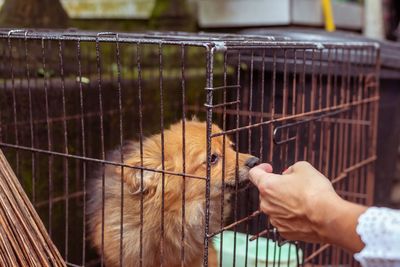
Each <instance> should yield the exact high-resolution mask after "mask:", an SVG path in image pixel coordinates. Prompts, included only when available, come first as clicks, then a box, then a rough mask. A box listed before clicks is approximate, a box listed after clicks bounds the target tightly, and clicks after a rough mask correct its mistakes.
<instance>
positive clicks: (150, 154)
mask: <svg viewBox="0 0 400 267" xmlns="http://www.w3.org/2000/svg"><path fill="white" fill-rule="evenodd" d="M185 125H186V135H185V136H186V141H185V151H186V153H185V154H186V160H185V171H186V173H187V174H191V175H195V176H200V177H205V176H206V169H207V164H206V163H207V159H206V155H207V153H206V147H207V146H206V124H205V123H203V122H198V121H195V120H193V121H187V122H186V124H185ZM220 131H221V130H220V129H219V128H218V126H216V125H213V126H212V132H213V133H217V132H220ZM223 145H224V144H223V138H222V136H219V137H215V138H213V139H212V156H211V179H210V181H211V182H210V183H211V191H210V195H211V198H210V201H211V202H210V203H211V204H210V216H211V217H210V224H209V227H210V228H209V231H210V232H214V231H216V230H218V229H219V228H220V223H221V222H220V219H219V218H220V212H221V204H224V203H221V189H222V187H225V188H226V190H225V192H226V194H225V199H226V200H228V198H229V192H232V188H234V186H235V181H236V167H235V166H236V152H235V151H234V150H233V149H232V148H231V146H232V143H231V142H230V141H229V139H228V138H226V142H225V184H223V183H222V165H223V164H222V162H223V159H222V155H223V149H224V148H223ZM161 147H162V144H161V136H160V134H158V135H153V136H151V137H149V138H147V139H146V140H144V142H143V166H144V167H146V168H149V169H158V170H161V169H162V158H161ZM164 153H165V154H164V162H165V166H164V169H165V170H166V171H169V172H174V173H180V172H182V170H183V159H182V123H177V124H174V125H172V126H171V127H170V129H168V130H165V131H164ZM113 157H115V158H114V159H112V160H116V161H118V160H119V159H120V154H119V153H114V156H113ZM123 157H124V162H125V163H126V164H129V165H134V166H141V164H142V163H141V157H140V149H139V144H138V143H131V144H129V145H127V146H125V148H124V155H123ZM238 161H239V172H238V173H239V177H238V178H237V179H238V181H239V182H240V183H243V182H246V181H247V179H248V177H247V176H248V170H249V168H250V167H253V166H254V165H256V164H257V163H258V159H257V158H255V157H252V156H251V155H247V154H241V153H239V154H238ZM101 176H102V175H100V177H99V178H98V179H93V181H92V182H93V184H92V186H91V190H92V192H91V194H90V205H89V213H88V219H89V235H90V239H91V241H92V244H93V246H94V247H95V248H96V249H97V251H98V252H99V253H101V247H102V205H103V202H102V179H101ZM141 177H142V174H141V171H140V170H137V169H132V168H124V170H123V182H124V202H123V215H122V216H123V248H124V249H123V265H124V266H139V258H140V231H141V229H142V231H143V232H142V233H143V244H142V253H143V254H142V255H143V261H142V266H143V267H154V266H160V254H161V210H162V174H161V173H159V172H152V171H147V170H145V171H143V185H144V186H143V191H144V192H143V218H142V219H143V227H142V228H141V212H140V210H141V192H140V191H141ZM164 181H165V182H164V242H163V243H164V244H163V266H166V267H172V266H181V248H182V244H181V235H182V190H183V186H184V181H185V188H186V191H185V192H186V193H185V242H184V244H183V245H184V252H185V254H184V255H185V257H184V263H185V266H188V267H189V266H190V267H197V266H199V267H200V266H202V259H203V243H204V227H205V190H206V181H205V180H204V179H196V178H189V177H187V178H185V179H183V178H182V176H177V175H171V174H165V176H164ZM104 191H105V201H104V206H105V211H104V214H105V217H104V250H103V253H104V259H105V263H106V266H108V267H110V266H119V264H120V240H121V235H120V219H121V167H118V166H110V165H107V166H106V167H105V189H104ZM224 210H225V214H226V213H227V212H228V210H229V208H228V207H224Z"/></svg>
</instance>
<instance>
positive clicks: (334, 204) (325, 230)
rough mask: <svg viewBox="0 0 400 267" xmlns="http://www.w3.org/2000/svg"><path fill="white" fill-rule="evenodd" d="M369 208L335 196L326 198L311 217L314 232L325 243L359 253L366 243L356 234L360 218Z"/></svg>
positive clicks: (316, 207) (320, 202)
mask: <svg viewBox="0 0 400 267" xmlns="http://www.w3.org/2000/svg"><path fill="white" fill-rule="evenodd" d="M366 209H367V207H365V206H361V205H358V204H355V203H352V202H349V201H347V200H344V199H342V198H341V197H339V196H338V195H336V194H334V195H332V196H330V197H324V199H323V200H321V201H319V202H318V204H317V205H316V206H315V210H317V211H316V212H314V213H311V214H313V216H312V217H310V218H309V219H310V221H311V224H312V227H313V230H314V231H315V233H316V234H317V235H318V237H319V240H320V241H321V242H323V243H330V244H334V245H338V246H340V247H342V248H345V249H347V250H349V251H351V252H353V253H354V252H358V251H360V250H361V249H362V248H363V247H364V243H363V242H362V240H361V238H360V237H359V236H358V234H357V232H356V227H357V224H358V218H359V217H360V215H361V214H362V213H364V212H365V210H366Z"/></svg>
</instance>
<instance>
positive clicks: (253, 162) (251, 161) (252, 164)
mask: <svg viewBox="0 0 400 267" xmlns="http://www.w3.org/2000/svg"><path fill="white" fill-rule="evenodd" d="M258 163H260V159H259V158H257V157H251V158H249V159H248V160H247V161H246V163H245V165H246V166H247V167H249V168H253V167H255V166H257V165H258Z"/></svg>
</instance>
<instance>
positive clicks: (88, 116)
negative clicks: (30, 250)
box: [0, 29, 379, 267]
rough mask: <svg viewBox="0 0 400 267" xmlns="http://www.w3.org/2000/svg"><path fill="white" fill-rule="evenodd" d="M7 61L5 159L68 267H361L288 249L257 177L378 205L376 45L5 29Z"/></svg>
mask: <svg viewBox="0 0 400 267" xmlns="http://www.w3.org/2000/svg"><path fill="white" fill-rule="evenodd" d="M0 55H1V57H2V61H1V63H0V105H1V109H0V147H1V148H2V150H3V151H4V153H5V155H6V157H7V159H8V161H9V162H10V164H11V166H12V167H13V170H14V171H15V173H16V175H17V177H18V178H19V179H20V182H21V184H22V186H23V188H24V190H25V192H26V193H27V195H28V196H29V198H30V200H31V202H32V204H33V206H34V207H35V209H36V211H37V212H38V214H39V215H40V217H41V219H42V220H43V222H44V224H45V226H46V228H47V231H48V233H49V236H50V237H51V239H52V240H53V242H54V243H55V245H56V246H57V248H58V249H59V251H60V254H61V255H62V257H63V258H64V260H65V262H66V264H67V266H104V265H105V266H141V267H145V266H221V267H222V266H309V265H310V266H312V265H317V266H322V265H329V266H331V265H349V264H351V265H352V266H356V265H357V263H356V262H355V261H354V260H353V258H352V256H351V255H350V254H348V253H347V252H346V251H344V250H342V249H340V248H337V247H335V246H331V245H329V244H308V243H303V242H296V241H288V240H284V239H282V238H281V237H280V236H279V233H278V231H277V230H276V229H275V228H274V227H273V226H272V225H271V224H270V223H269V221H268V217H267V215H265V214H263V213H262V212H260V211H259V207H258V192H257V190H256V189H255V188H254V187H253V186H251V185H250V184H249V182H248V179H247V176H248V171H249V169H250V168H251V167H252V166H254V165H255V164H257V163H258V162H269V163H271V164H272V165H273V168H274V171H275V172H277V173H280V172H282V171H283V170H284V169H285V168H287V167H289V166H290V165H292V164H293V163H295V162H297V161H300V160H307V161H309V162H310V163H311V164H313V165H314V166H315V167H316V168H317V169H318V170H320V171H321V172H322V173H323V174H324V175H326V176H327V177H329V179H330V180H331V182H332V183H333V185H334V187H335V189H336V191H337V192H338V193H339V194H340V195H341V196H342V197H344V198H345V199H347V200H350V201H353V202H357V203H361V204H365V205H370V204H372V197H373V189H374V171H375V170H374V161H375V159H376V136H377V114H378V100H379V92H378V88H379V47H378V46H377V44H375V43H368V42H365V43H360V42H352V41H351V40H349V41H346V42H345V41H343V42H329V41H321V42H306V41H300V40H294V39H292V38H290V37H285V35H284V34H282V35H281V36H280V37H275V36H251V35H247V36H245V35H234V34H208V33H199V34H189V33H173V32H164V33H160V32H151V33H143V34H142V33H141V34H133V33H113V32H103V33H93V32H84V31H79V30H69V31H52V30H5V29H3V30H0ZM321 197H323V196H321Z"/></svg>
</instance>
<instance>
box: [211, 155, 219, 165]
mask: <svg viewBox="0 0 400 267" xmlns="http://www.w3.org/2000/svg"><path fill="white" fill-rule="evenodd" d="M218 159H219V156H218V154H216V153H213V154H212V155H211V161H210V163H211V164H212V165H214V164H216V163H217V162H218Z"/></svg>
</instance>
